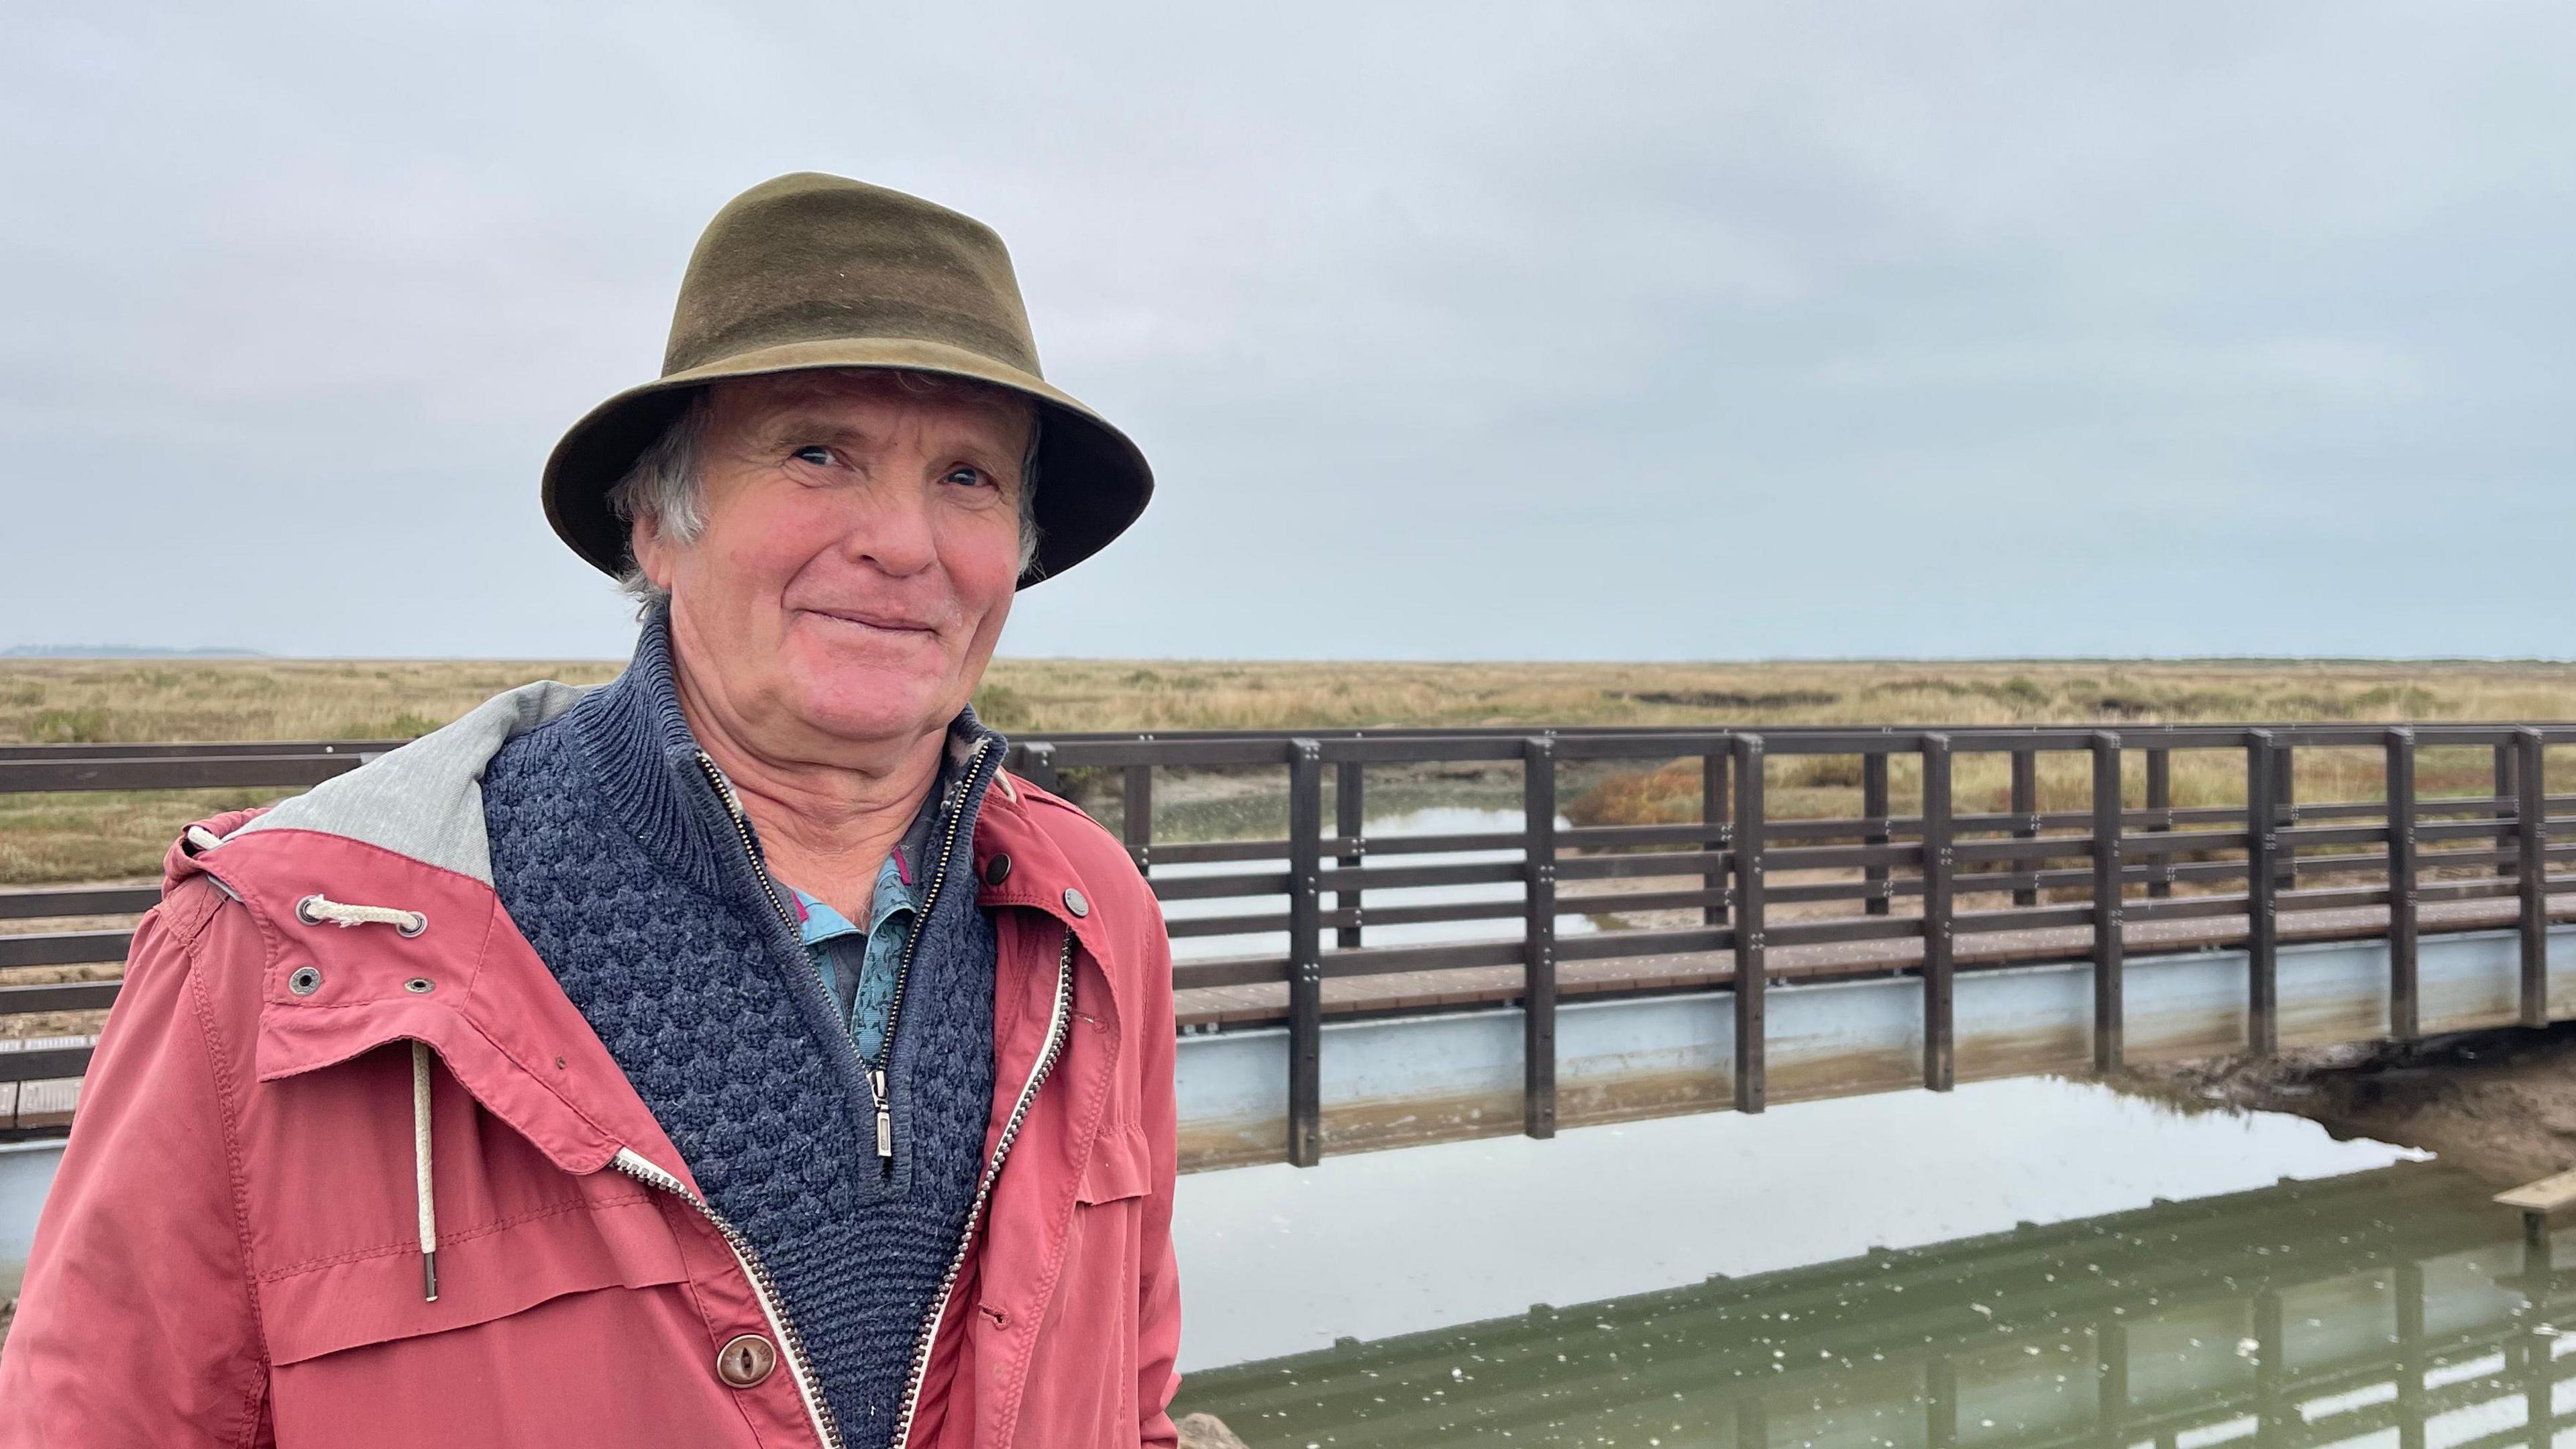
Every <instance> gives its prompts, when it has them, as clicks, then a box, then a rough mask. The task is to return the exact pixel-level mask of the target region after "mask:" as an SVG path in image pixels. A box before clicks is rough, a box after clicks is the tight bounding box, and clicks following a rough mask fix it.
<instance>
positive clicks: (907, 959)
mask: <svg viewBox="0 0 2576 1449" xmlns="http://www.w3.org/2000/svg"><path fill="white" fill-rule="evenodd" d="M992 748H993V741H992V738H991V737H990V736H987V737H985V738H983V739H980V740H977V741H976V742H975V753H974V754H973V755H972V756H971V757H969V758H968V760H967V762H966V778H965V781H964V783H963V784H961V785H960V786H959V787H958V806H957V808H956V809H954V810H951V811H949V812H948V833H947V836H946V837H945V839H944V840H943V841H942V842H941V844H940V848H939V867H938V869H937V870H936V871H934V872H933V873H932V874H931V877H930V890H929V893H928V894H926V895H925V896H923V897H922V901H921V908H920V909H919V910H917V911H915V912H913V916H912V930H911V931H910V932H908V933H907V934H906V935H905V936H904V940H903V955H902V957H901V958H900V959H899V960H898V961H897V962H896V963H895V968H894V1000H893V1001H892V1002H891V1003H889V1004H888V1006H887V1007H886V1027H885V1043H884V1045H883V1046H881V1047H880V1048H878V1055H877V1059H876V1060H875V1061H868V1060H866V1059H864V1058H862V1059H861V1060H860V1062H859V1065H860V1066H861V1067H862V1068H864V1069H865V1073H866V1076H867V1079H868V1096H869V1097H870V1098H871V1099H872V1105H873V1106H874V1107H875V1108H876V1139H877V1142H876V1147H877V1171H878V1172H879V1173H880V1174H881V1175H883V1176H886V1177H892V1176H894V1104H893V1102H892V1100H891V1098H890V1095H889V1094H888V1092H887V1090H886V1069H887V1068H888V1067H889V1066H890V1065H891V1064H892V1063H893V1061H894V1040H895V1037H894V1029H895V1026H896V1024H897V1023H898V1022H900V1021H901V1020H902V1017H903V998H904V986H905V984H906V983H908V982H909V981H910V980H911V978H912V957H913V953H914V952H915V951H916V950H918V949H919V948H920V945H921V928H922V927H923V926H924V925H925V924H927V923H928V922H929V920H930V915H931V912H932V911H934V910H936V909H937V908H938V906H939V893H940V890H941V888H942V887H944V886H946V885H947V883H948V868H949V865H950V863H951V862H952V861H953V860H955V858H956V856H957V829H958V827H959V826H960V825H961V824H963V823H964V821H965V819H966V810H965V799H966V796H967V795H968V794H970V793H972V792H973V790H974V788H975V782H976V777H977V776H978V775H980V774H982V772H983V768H984V757H985V756H986V755H987V754H990V753H991V752H992ZM698 767H699V768H700V769H701V770H704V771H705V772H706V776H707V783H708V784H710V785H712V786H714V787H715V792H716V796H717V798H719V799H721V800H723V801H724V805H725V812H726V814H727V815H729V816H731V817H732V820H733V830H734V835H735V838H737V839H739V840H740V841H741V842H742V851H743V855H744V856H745V857H746V858H748V859H749V860H750V861H751V873H752V875H753V876H754V877H756V878H757V879H758V880H759V881H760V889H761V891H762V893H763V894H765V895H767V896H768V897H769V905H770V909H772V910H774V911H776V912H778V919H779V920H780V921H782V922H784V923H785V924H786V926H787V934H788V936H789V937H790V938H795V937H798V936H800V935H801V934H802V932H801V931H800V930H799V929H798V927H797V924H796V918H795V917H794V916H793V915H790V914H789V913H788V910H787V903H786V901H785V900H784V899H782V898H781V897H780V896H779V894H778V888H777V886H776V885H775V884H773V883H772V882H771V880H770V878H769V868H768V867H767V866H766V865H764V864H762V862H761V859H760V851H759V848H758V847H757V846H755V845H754V844H753V842H752V837H751V822H750V818H749V817H748V816H747V815H746V814H745V813H744V811H743V808H742V797H741V796H739V795H736V794H735V793H734V788H733V781H731V780H728V779H726V778H725V772H724V771H723V770H722V769H720V768H718V767H717V765H716V762H715V760H714V758H713V757H712V756H710V755H708V753H707V752H706V751H704V750H700V751H698Z"/></svg>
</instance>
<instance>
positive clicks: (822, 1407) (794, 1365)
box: [609, 1147, 844, 1449]
mask: <svg viewBox="0 0 2576 1449" xmlns="http://www.w3.org/2000/svg"><path fill="white" fill-rule="evenodd" d="M609 1166H611V1167H614V1168H616V1169H617V1170H618V1171H619V1172H622V1173H624V1174H626V1175H627V1176H628V1177H631V1178H633V1179H635V1180H636V1181H637V1182H640V1183H642V1184H644V1185H645V1186H646V1187H651V1188H658V1189H660V1190H661V1191H663V1192H667V1193H669V1194H671V1195H672V1196H673V1197H676V1198H678V1199H679V1200H680V1201H682V1202H685V1203H687V1204H688V1205H689V1206H691V1207H693V1208H696V1209H697V1210H698V1212H699V1213H700V1215H702V1216H704V1217H705V1218H706V1220H707V1222H708V1223H709V1224H710V1225H711V1226H713V1227H714V1228H715V1230H716V1232H717V1233H718V1234H719V1235H720V1236H722V1237H723V1238H724V1240H725V1246H726V1247H728V1248H731V1249H732V1250H733V1256H734V1261H735V1262H736V1263H739V1264H741V1265H742V1271H743V1276H744V1277H746V1278H749V1279H750V1280H751V1291H752V1296H753V1297H755V1298H757V1299H759V1300H760V1312H761V1315H762V1316H763V1317H765V1318H767V1319H768V1320H769V1328H770V1331H771V1332H772V1333H775V1334H777V1335H778V1341H779V1343H780V1345H781V1346H783V1347H784V1348H785V1349H786V1350H787V1373H788V1377H790V1378H792V1379H794V1380H795V1381H796V1394H797V1397H798V1398H799V1399H801V1400H803V1401H804V1404H805V1413H806V1415H807V1416H808V1417H810V1418H811V1419H812V1420H813V1421H814V1433H815V1435H816V1436H817V1437H819V1438H820V1439H821V1440H822V1441H823V1443H824V1445H825V1449H843V1445H844V1441H843V1439H842V1438H841V1426H840V1424H839V1423H838V1422H837V1421H836V1420H834V1419H833V1417H832V1411H831V1408H830V1407H829V1406H828V1405H826V1404H825V1403H824V1402H823V1396H822V1395H821V1394H819V1393H817V1392H815V1389H814V1361H813V1360H812V1359H811V1358H810V1357H808V1356H807V1354H806V1352H805V1339H804V1337H803V1336H802V1335H801V1334H799V1333H797V1331H796V1323H795V1321H794V1320H793V1319H791V1318H789V1317H788V1316H787V1309H786V1307H785V1306H784V1304H783V1302H782V1301H781V1298H780V1295H779V1292H778V1281H777V1280H776V1279H774V1278H772V1277H770V1276H769V1267H768V1265H767V1264H765V1263H763V1262H761V1261H760V1254H759V1253H757V1252H754V1251H753V1250H752V1246H751V1240H750V1239H748V1238H745V1237H744V1236H743V1235H742V1234H741V1232H740V1231H738V1230H737V1229H736V1228H735V1227H734V1225H733V1224H732V1223H730V1222H727V1221H726V1220H725V1216H724V1214H722V1213H720V1212H717V1211H716V1210H715V1208H714V1206H713V1205H712V1204H710V1203H708V1202H707V1200H706V1199H705V1198H702V1197H700V1196H698V1195H697V1194H696V1193H694V1192H691V1191H690V1190H689V1185H688V1184H687V1183H685V1182H682V1181H681V1180H680V1179H679V1178H678V1177H676V1176H674V1175H672V1174H671V1173H669V1172H666V1171H664V1170H662V1169H661V1168H659V1167H656V1166H654V1165H653V1163H652V1162H651V1161H650V1160H649V1159H647V1158H646V1157H645V1156H644V1155H643V1154H641V1153H639V1152H637V1151H636V1150H635V1149H633V1148H631V1147H621V1148H619V1149H617V1156H615V1157H614V1158H611V1159H610V1160H609Z"/></svg>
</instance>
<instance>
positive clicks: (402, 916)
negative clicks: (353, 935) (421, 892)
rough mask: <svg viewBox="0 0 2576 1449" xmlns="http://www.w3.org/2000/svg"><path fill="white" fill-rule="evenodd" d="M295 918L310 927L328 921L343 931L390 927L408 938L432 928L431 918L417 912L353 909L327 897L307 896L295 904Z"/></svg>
mask: <svg viewBox="0 0 2576 1449" xmlns="http://www.w3.org/2000/svg"><path fill="white" fill-rule="evenodd" d="M295 919H297V920H299V921H302V922H303V923H304V924H306V925H308V926H318V925H321V924H322V923H324V922H325V921H327V922H329V923H331V924H332V925H334V926H338V927H340V928H341V929H343V930H346V929H348V928H349V927H351V926H391V927H393V928H394V929H395V930H397V931H399V932H401V933H402V934H404V935H406V936H417V935H419V934H420V933H421V932H423V931H426V930H428V929H429V917H427V916H425V915H423V914H421V913H420V912H418V911H406V910H403V909H401V908H400V907H398V906H352V905H344V904H342V903H341V902H339V901H335V900H331V899H329V898H327V897H324V896H306V897H305V898H304V899H302V900H300V901H297V902H296V903H295Z"/></svg>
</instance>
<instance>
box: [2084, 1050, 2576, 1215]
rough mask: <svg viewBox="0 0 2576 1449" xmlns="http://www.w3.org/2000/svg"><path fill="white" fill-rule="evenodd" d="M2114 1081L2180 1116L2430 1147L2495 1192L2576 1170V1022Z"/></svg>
mask: <svg viewBox="0 0 2576 1449" xmlns="http://www.w3.org/2000/svg"><path fill="white" fill-rule="evenodd" d="M2119 1085H2121V1086H2123V1087H2125V1088H2127V1089H2129V1090H2132V1091H2137V1092H2141V1093H2144V1094H2146V1095H2149V1096H2153V1097H2156V1098H2159V1099H2161V1100H2164V1101H2167V1102H2170V1103H2172V1104H2173V1105H2175V1106H2177V1107H2180V1108H2182V1109H2184V1110H2186V1111H2191V1110H2215V1111H2239V1110H2259V1111H2268V1112H2289V1113H2294V1114H2296V1115H2298V1116H2302V1117H2307V1118H2309V1119H2311V1120H2313V1121H2315V1122H2317V1123H2319V1124H2320V1125H2322V1126H2324V1127H2325V1129H2326V1130H2327V1131H2329V1132H2332V1133H2334V1134H2335V1135H2336V1136H2338V1137H2371V1138H2376V1139H2378V1140H2379V1141H2382V1142H2392V1143H2396V1144H2397V1145H2399V1146H2402V1147H2414V1148H2420V1149H2422V1150H2424V1151H2427V1152H2432V1153H2435V1154H2437V1155H2439V1156H2440V1157H2441V1159H2442V1160H2443V1161H2444V1162H2447V1163H2449V1164H2451V1165H2453V1166H2455V1167H2459V1168H2462V1169H2465V1170H2467V1171H2469V1172H2472V1173H2475V1174H2476V1175H2477V1176H2479V1177H2481V1178H2483V1179H2485V1180H2486V1181H2488V1182H2491V1183H2494V1184H2495V1185H2496V1186H2498V1187H2513V1186H2518V1185H2520V1184H2522V1183H2526V1182H2530V1181H2532V1180H2533V1179H2535V1178H2541V1177H2546V1176H2548V1175H2549V1174H2551V1173H2553V1172H2562V1171H2565V1170H2566V1169H2568V1168H2570V1167H2576V1024H2569V1025H2563V1026H2557V1027H2551V1028H2549V1029H2547V1030H2542V1031H2523V1030H2507V1031H2484V1032H2470V1033H2465V1034H2462V1035H2459V1036H2448V1037H2436V1038H2433V1039H2430V1040H2428V1041H2426V1042H2424V1043H2422V1044H2421V1045H2419V1046H2417V1047H2416V1048H2414V1049H2412V1050H2409V1049H2406V1048H2403V1047H2399V1046H2396V1045H2394V1044H2390V1043H2376V1044H2355V1045H2349V1046H2339V1047H2321V1048H2310V1049H2304V1050H2297V1051H2288V1052H2283V1053H2282V1054H2281V1055H2280V1056H2278V1057H2276V1058H2270V1059H2256V1058H2250V1057H2218V1058H2210V1059H2207V1060H2201V1061H2190V1062H2165V1063H2156V1064H2151V1065H2146V1066H2140V1067H2134V1068H2132V1069H2131V1070H2130V1071H2129V1072H2128V1073H2127V1074H2126V1076H2125V1077H2124V1078H2123V1079H2122V1080H2121V1081H2120V1082H2119Z"/></svg>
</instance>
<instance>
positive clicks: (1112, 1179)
mask: <svg viewBox="0 0 2576 1449" xmlns="http://www.w3.org/2000/svg"><path fill="white" fill-rule="evenodd" d="M1151 1191H1153V1156H1152V1154H1150V1153H1148V1152H1147V1151H1146V1150H1145V1134H1144V1132H1143V1131H1142V1130H1140V1129H1138V1128H1137V1127H1136V1126H1134V1125H1133V1124H1129V1125H1126V1126H1121V1127H1106V1128H1103V1129H1101V1133H1100V1140H1099V1141H1097V1142H1095V1143H1093V1144H1092V1145H1091V1161H1089V1162H1088V1163H1085V1164H1084V1165H1083V1169H1082V1183H1081V1186H1079V1187H1078V1188H1076V1189H1075V1191H1074V1194H1073V1200H1074V1201H1075V1202H1085V1203H1103V1202H1116V1201H1117V1200H1118V1199H1120V1198H1122V1197H1143V1196H1144V1195H1145V1194H1147V1193H1149V1192H1151Z"/></svg>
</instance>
